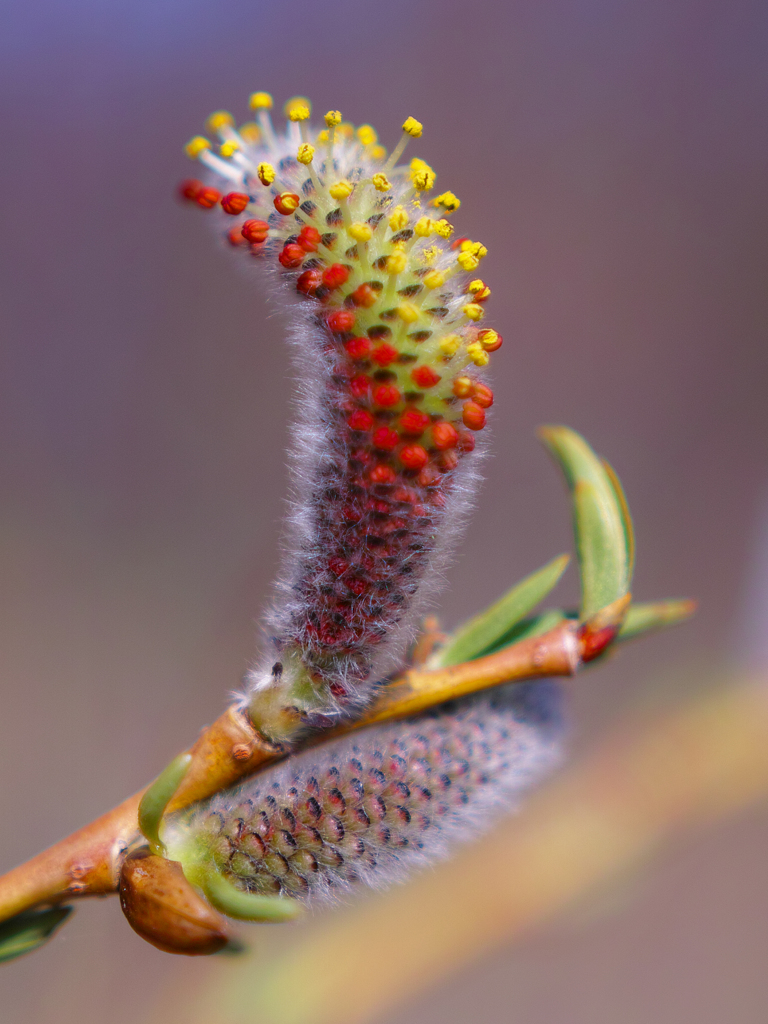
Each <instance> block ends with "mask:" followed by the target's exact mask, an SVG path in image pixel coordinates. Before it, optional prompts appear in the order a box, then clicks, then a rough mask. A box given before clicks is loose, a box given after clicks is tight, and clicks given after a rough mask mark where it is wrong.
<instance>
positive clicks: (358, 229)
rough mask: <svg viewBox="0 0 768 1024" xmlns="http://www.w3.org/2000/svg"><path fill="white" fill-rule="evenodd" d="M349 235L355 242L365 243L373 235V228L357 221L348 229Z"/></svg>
mask: <svg viewBox="0 0 768 1024" xmlns="http://www.w3.org/2000/svg"><path fill="white" fill-rule="evenodd" d="M349 234H350V235H351V236H352V237H353V238H354V240H355V241H356V242H367V241H368V239H369V238H371V236H372V235H373V228H372V227H371V225H370V224H365V223H364V222H363V221H357V222H356V223H354V224H352V225H351V227H350V228H349Z"/></svg>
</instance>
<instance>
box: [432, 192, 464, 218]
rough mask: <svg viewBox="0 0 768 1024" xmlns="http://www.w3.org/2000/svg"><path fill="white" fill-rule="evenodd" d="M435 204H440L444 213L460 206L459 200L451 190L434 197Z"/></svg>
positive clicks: (451, 211)
mask: <svg viewBox="0 0 768 1024" xmlns="http://www.w3.org/2000/svg"><path fill="white" fill-rule="evenodd" d="M435 206H442V208H443V209H444V210H445V212H446V213H453V212H454V210H458V208H459V207H460V206H461V200H460V199H459V198H458V196H455V195H454V194H453V192H443V194H442V195H440V196H438V197H437V199H435Z"/></svg>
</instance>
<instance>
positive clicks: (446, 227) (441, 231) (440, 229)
mask: <svg viewBox="0 0 768 1024" xmlns="http://www.w3.org/2000/svg"><path fill="white" fill-rule="evenodd" d="M432 228H433V230H434V232H435V234H436V235H440V237H441V238H450V237H451V235H452V234H453V224H449V223H448V221H447V220H435V221H433V222H432Z"/></svg>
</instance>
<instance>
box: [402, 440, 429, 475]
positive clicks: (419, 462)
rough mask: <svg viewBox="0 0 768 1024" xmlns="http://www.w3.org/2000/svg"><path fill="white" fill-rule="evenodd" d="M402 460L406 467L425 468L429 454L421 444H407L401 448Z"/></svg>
mask: <svg viewBox="0 0 768 1024" xmlns="http://www.w3.org/2000/svg"><path fill="white" fill-rule="evenodd" d="M400 461H401V462H402V464H403V465H404V466H405V468H406V469H423V468H424V467H425V466H426V464H427V462H428V461H429V456H428V455H427V453H426V451H425V449H424V448H422V447H421V445H420V444H406V445H403V447H402V448H401V449H400Z"/></svg>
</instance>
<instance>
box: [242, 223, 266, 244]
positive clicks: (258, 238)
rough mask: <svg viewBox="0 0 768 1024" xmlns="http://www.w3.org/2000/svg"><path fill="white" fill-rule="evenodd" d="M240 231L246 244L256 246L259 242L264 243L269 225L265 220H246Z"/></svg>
mask: <svg viewBox="0 0 768 1024" xmlns="http://www.w3.org/2000/svg"><path fill="white" fill-rule="evenodd" d="M240 231H241V233H242V236H243V238H244V239H245V240H246V242H252V243H253V244H254V245H258V244H259V243H260V242H265V241H266V239H267V232H268V231H269V224H267V222H266V221H265V220H247V221H246V222H245V223H244V224H243V226H242V227H241V228H240Z"/></svg>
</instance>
